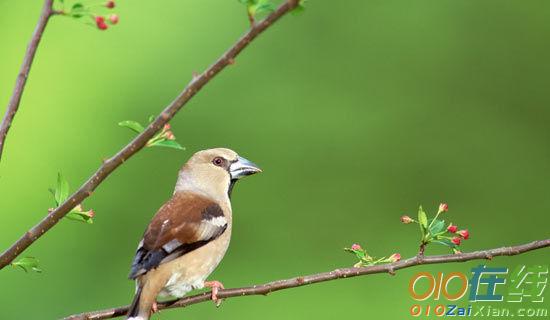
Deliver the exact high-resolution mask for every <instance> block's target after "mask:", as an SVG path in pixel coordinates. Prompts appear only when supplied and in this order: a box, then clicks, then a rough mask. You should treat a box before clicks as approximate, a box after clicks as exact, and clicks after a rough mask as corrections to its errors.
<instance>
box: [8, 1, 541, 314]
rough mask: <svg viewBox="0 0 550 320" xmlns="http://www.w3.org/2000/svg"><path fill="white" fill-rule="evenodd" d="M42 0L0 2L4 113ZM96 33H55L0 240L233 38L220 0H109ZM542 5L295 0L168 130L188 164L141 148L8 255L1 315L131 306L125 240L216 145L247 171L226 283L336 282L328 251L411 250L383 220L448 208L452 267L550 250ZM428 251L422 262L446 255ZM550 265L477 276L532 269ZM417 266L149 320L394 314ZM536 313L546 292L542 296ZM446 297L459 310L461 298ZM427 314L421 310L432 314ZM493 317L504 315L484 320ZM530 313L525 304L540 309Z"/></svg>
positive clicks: (17, 152)
mask: <svg viewBox="0 0 550 320" xmlns="http://www.w3.org/2000/svg"><path fill="white" fill-rule="evenodd" d="M41 3H42V2H41V1H7V0H2V1H0V30H1V31H0V39H1V50H0V88H1V90H0V111H1V112H2V114H3V112H4V108H5V106H6V105H7V102H8V100H9V96H10V95H11V91H12V89H13V84H14V81H15V77H16V75H17V72H18V69H19V66H20V63H21V61H22V57H23V54H24V51H25V47H26V44H27V41H28V40H29V39H30V36H31V33H32V30H33V29H34V26H35V23H36V21H37V17H38V14H39V11H40V8H41ZM115 11H116V12H117V13H118V14H119V15H120V23H119V24H118V25H117V26H115V27H112V28H110V29H109V30H107V31H105V32H100V31H98V30H97V29H95V28H93V27H90V26H87V25H84V24H81V23H78V22H77V21H73V20H71V19H67V18H63V17H55V18H53V19H52V21H51V24H49V25H48V27H47V30H46V33H45V36H44V38H43V42H42V43H41V45H40V48H39V50H38V54H37V57H36V60H35V63H34V65H33V68H32V72H31V75H30V79H29V82H28V86H27V88H26V91H25V93H24V96H23V101H22V104H21V109H20V111H19V113H18V114H17V117H16V119H15V122H14V126H13V127H12V130H11V131H10V135H9V137H8V140H7V146H6V148H5V153H4V156H3V159H2V162H1V164H0V245H1V248H0V249H1V250H3V249H4V248H7V247H8V245H9V244H11V243H12V242H13V241H14V240H15V239H16V238H18V237H19V236H20V235H22V234H23V233H24V232H25V231H26V230H27V229H28V228H29V227H30V226H31V225H34V224H35V223H37V222H38V221H39V220H40V219H41V218H42V217H43V216H44V215H45V214H46V213H47V209H48V208H49V207H51V206H52V205H53V199H52V197H51V195H50V194H49V192H48V191H47V190H48V188H49V187H52V186H54V184H55V180H56V175H57V172H59V171H61V172H63V174H64V175H65V177H66V178H67V179H68V180H69V182H70V185H71V190H74V189H75V188H77V187H78V186H79V185H80V184H81V183H82V182H84V181H85V179H87V177H88V176H89V175H90V174H91V173H92V172H93V171H95V169H96V168H97V167H98V166H99V165H100V162H101V159H102V158H105V157H109V156H111V155H112V154H114V153H115V152H116V151H118V150H119V149H120V148H121V147H122V146H123V145H125V144H126V143H127V142H128V141H129V139H131V137H132V136H133V134H132V133H131V132H130V131H129V130H127V129H124V128H120V127H118V126H117V123H118V122H119V121H121V120H127V119H132V120H138V121H141V122H145V121H146V119H147V117H148V116H149V115H152V114H157V113H158V112H159V111H160V110H161V109H162V108H164V106H166V105H167V104H168V103H169V102H171V101H172V99H173V98H174V97H175V96H176V95H177V94H178V93H179V92H180V90H182V88H183V87H184V86H185V85H186V84H187V83H188V81H189V80H190V78H191V74H192V73H193V72H194V71H202V70H204V68H206V67H207V66H208V65H209V64H210V63H212V62H213V61H214V59H216V58H217V57H218V56H219V55H220V54H221V53H222V52H223V51H224V50H225V49H226V48H228V47H229V46H230V45H231V44H232V43H233V42H234V41H235V40H236V39H237V38H238V37H239V36H240V35H241V34H242V33H243V32H244V31H245V30H246V29H247V27H248V22H247V19H246V14H245V11H244V8H243V7H242V6H241V5H240V4H239V3H238V2H237V1H236V0H210V1H199V0H187V1H176V0H169V1H123V0H120V1H117V8H116V10H115ZM549 21H550V2H548V1H545V0H538V1H537V0H529V1H512V0H480V1H450V0H443V1H405V0H371V1H359V0H355V1H345V2H342V3H341V2H339V1H326V0H325V1H310V2H309V3H308V9H307V11H306V12H305V14H303V15H299V16H295V15H289V16H286V17H284V18H283V19H282V20H281V21H280V22H279V23H277V25H275V26H274V27H273V28H272V29H270V30H268V31H267V32H266V33H265V34H263V35H262V36H261V37H260V38H259V39H258V40H257V41H256V42H254V43H253V44H252V45H251V46H250V47H249V48H248V49H247V50H246V51H245V52H243V54H242V55H241V56H239V58H238V59H237V61H236V64H235V65H234V66H231V67H229V68H228V69H227V70H225V71H224V72H223V73H222V74H220V75H219V76H218V77H216V78H215V79H214V81H212V82H211V83H210V84H208V86H207V87H205V88H204V90H202V91H201V92H200V93H199V94H198V95H197V96H196V97H195V98H194V99H193V100H192V101H191V102H190V103H189V104H188V106H187V107H186V108H185V109H184V110H182V111H181V112H180V113H179V114H178V115H177V116H176V117H175V118H174V119H173V120H172V121H171V124H172V126H173V131H174V133H175V135H176V137H177V138H178V141H179V142H180V143H181V144H183V145H184V146H185V147H187V150H186V151H176V150H172V149H164V148H150V149H146V150H143V151H142V152H140V153H138V154H137V155H136V156H135V157H134V158H132V159H131V161H128V162H127V163H125V164H124V165H123V166H122V167H120V168H119V169H118V170H117V171H116V172H115V173H114V174H113V175H111V176H110V177H109V178H108V180H107V181H105V182H104V183H103V184H102V185H101V186H100V187H99V188H98V189H97V190H96V192H95V194H94V195H93V196H92V197H91V198H89V199H88V200H86V201H85V203H84V205H85V207H87V208H93V209H94V210H95V211H96V214H97V217H96V219H95V223H94V224H93V225H87V224H83V223H78V222H74V221H69V220H64V221H62V222H61V223H60V224H58V225H57V226H56V227H55V228H54V229H53V230H52V231H51V232H49V233H47V234H46V235H45V236H44V237H43V238H41V239H40V240H39V241H38V242H36V244H35V245H33V246H32V247H31V248H29V249H28V250H27V251H26V252H25V253H24V256H26V255H29V256H36V257H38V258H39V259H40V261H41V267H42V268H43V269H44V272H43V273H42V274H36V273H29V274H25V273H24V272H23V271H21V270H19V269H15V268H12V267H7V268H6V269H4V270H2V271H1V272H0V284H1V285H0V287H1V288H2V290H1V291H0V300H1V302H0V303H1V308H0V318H1V319H54V318H58V317H61V316H65V315H68V314H72V313H77V312H82V311H88V310H94V309H100V308H106V307H111V306H118V305H123V304H127V303H129V302H130V301H131V298H132V294H133V283H132V282H130V281H129V280H127V278H126V277H127V274H128V271H129V265H130V263H131V260H132V257H133V253H134V250H135V247H136V245H137V242H138V241H139V239H140V237H141V235H142V232H143V230H144V228H145V226H146V224H147V223H148V221H149V220H150V218H151V216H152V215H153V214H154V213H155V211H156V210H157V208H158V207H159V206H160V205H161V204H162V203H163V202H164V201H166V200H167V199H168V198H169V197H170V195H171V192H172V189H173V186H174V183H175V178H176V173H177V171H178V170H179V168H180V166H181V165H182V164H183V163H184V162H185V161H186V159H187V158H188V157H189V156H190V155H191V154H192V153H193V152H195V151H197V150H200V149H204V148H209V147H216V146H225V147H229V148H233V149H235V150H236V151H238V152H239V153H240V154H241V155H243V156H245V157H247V158H249V159H251V160H253V161H255V162H256V163H258V164H259V165H260V166H261V167H262V168H263V169H264V173H263V174H261V175H258V176H254V177H250V178H248V179H246V180H245V181H242V182H241V183H239V184H238V185H237V187H236V189H235V192H234V193H233V211H234V217H235V219H234V222H235V226H234V235H233V239H232V245H231V247H230V250H229V252H228V254H227V255H226V257H225V259H224V260H223V262H222V264H221V265H220V266H219V268H218V269H217V271H216V272H215V274H214V275H213V278H215V279H218V280H222V281H223V282H224V284H225V285H226V286H228V287H236V286H245V285H251V284H256V283H262V282H267V281H271V280H275V279H280V278H287V277H292V276H296V275H302V274H310V273H316V272H321V271H328V270H331V269H334V268H338V267H346V266H351V265H353V263H354V262H355V260H354V258H353V257H352V256H351V255H349V254H347V253H345V252H344V251H343V250H342V248H343V247H345V246H349V245H350V244H351V243H353V242H358V243H361V244H362V245H363V246H364V247H366V248H367V249H368V250H369V252H370V253H371V254H373V255H377V256H382V255H388V254H391V253H393V252H400V253H401V254H402V255H403V256H404V257H408V256H412V255H414V254H415V253H416V249H417V244H416V242H417V239H418V230H417V228H416V227H414V226H405V225H402V224H401V223H400V222H399V217H400V216H401V215H402V214H405V213H408V214H410V215H415V212H416V209H417V207H418V205H419V204H423V205H424V206H425V207H426V208H427V209H428V210H429V211H430V213H433V211H434V210H435V209H436V207H437V205H438V203H439V202H441V201H445V202H448V203H449V206H450V211H449V213H448V216H449V219H450V220H452V221H453V222H454V223H456V224H458V225H459V226H461V227H467V228H468V229H470V232H471V240H469V241H466V242H465V243H464V245H463V246H462V247H463V248H462V249H463V250H465V251H470V250H476V249H482V248H490V247H497V246H503V245H512V244H520V243H525V242H528V241H531V240H535V239H542V238H547V237H548V236H549V233H550V232H549V227H548V226H549V218H548V213H549V209H550V197H549V191H548V190H549V188H548V184H549V181H550V144H549V141H550V128H549V126H548V124H549V119H550V108H549V107H548V106H549V103H550V95H549V94H548V92H549V91H548V75H549V74H550V63H549V62H548V56H549V54H550V44H549V40H548V39H549V36H550V23H549ZM446 252H447V250H445V249H444V248H437V247H434V248H429V249H428V253H429V254H436V253H446ZM548 257H549V252H548V250H541V251H536V252H532V253H528V254H525V255H522V256H519V257H511V258H498V259H495V260H494V261H492V262H489V265H492V266H507V267H510V268H513V267H515V266H516V265H519V264H528V265H529V264H540V263H548V262H549V259H548ZM480 263H483V262H471V263H465V264H452V265H435V266H421V267H417V268H414V269H406V270H402V271H399V272H398V273H397V275H396V276H395V277H389V276H388V275H384V274H382V275H374V276H368V277H361V278H354V279H346V280H340V281H333V282H327V283H322V284H317V285H313V286H308V287H302V288H296V289H292V290H288V291H283V292H277V293H274V294H272V295H269V296H268V297H248V298H238V299H237V298H236V299H230V300H228V301H226V302H225V303H224V304H223V305H222V306H221V308H219V309H216V308H215V307H214V306H213V305H212V304H209V303H203V304H200V305H194V306H192V307H189V308H186V309H177V310H170V311H163V312H162V313H161V314H160V316H159V317H157V318H159V319H163V320H170V319H335V318H349V319H351V318H368V317H375V318H376V319H398V318H404V317H410V316H409V307H410V306H411V305H412V304H413V303H414V301H413V300H412V299H411V297H410V296H409V294H408V291H407V287H408V281H409V279H410V277H411V275H413V274H415V273H416V272H419V271H429V272H438V271H442V272H450V271H461V272H464V273H466V274H468V273H469V270H470V268H471V267H472V266H476V265H478V264H480ZM546 295H547V297H546V299H547V301H550V295H549V294H546ZM463 302H464V303H467V302H466V301H465V300H463ZM424 304H432V305H434V304H435V303H434V302H433V301H432V300H429V301H426V302H425V303H423V305H424ZM501 306H502V305H501ZM539 307H540V305H539Z"/></svg>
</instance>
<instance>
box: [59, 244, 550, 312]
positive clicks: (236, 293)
mask: <svg viewBox="0 0 550 320" xmlns="http://www.w3.org/2000/svg"><path fill="white" fill-rule="evenodd" d="M545 247H550V239H545V240H539V241H533V242H531V243H527V244H523V245H519V246H514V247H502V248H496V249H488V250H481V251H475V252H469V253H460V254H449V255H439V256H423V257H422V258H420V257H418V256H416V257H413V258H410V259H407V260H401V261H398V262H394V263H389V264H382V265H376V266H369V267H362V268H345V269H336V270H334V271H330V272H324V273H317V274H312V275H307V276H301V277H295V278H291V279H286V280H277V281H273V282H268V283H266V284H262V285H254V286H250V287H243V288H234V289H224V290H220V291H219V292H218V297H219V298H223V299H227V298H231V297H241V296H252V295H267V294H269V293H271V292H274V291H279V290H283V289H290V288H296V287H300V286H305V285H308V284H313V283H318V282H325V281H331V280H336V279H342V278H351V277H357V276H364V275H369V274H374V273H388V274H390V275H393V274H395V271H396V270H399V269H404V268H409V267H413V266H418V265H422V264H436V263H449V262H464V261H470V260H479V259H492V258H493V257H496V256H514V255H518V254H522V253H525V252H527V251H531V250H536V249H541V248H545ZM205 301H211V296H210V293H209V292H205V293H201V294H197V295H194V296H189V297H184V298H181V299H179V300H171V301H167V302H162V303H159V304H158V308H159V310H160V309H169V308H181V307H187V306H190V305H192V304H197V303H201V302H205ZM127 312H128V306H123V307H117V308H111V309H105V310H99V311H91V312H84V313H80V314H76V315H72V316H68V317H66V318H64V319H65V320H96V319H111V318H117V317H120V316H123V315H125V314H126V313H127Z"/></svg>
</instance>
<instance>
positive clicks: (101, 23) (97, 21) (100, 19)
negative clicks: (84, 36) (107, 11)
mask: <svg viewBox="0 0 550 320" xmlns="http://www.w3.org/2000/svg"><path fill="white" fill-rule="evenodd" d="M95 24H96V25H97V27H98V28H99V30H107V28H108V27H109V26H107V24H106V23H105V18H104V17H102V16H97V17H95Z"/></svg>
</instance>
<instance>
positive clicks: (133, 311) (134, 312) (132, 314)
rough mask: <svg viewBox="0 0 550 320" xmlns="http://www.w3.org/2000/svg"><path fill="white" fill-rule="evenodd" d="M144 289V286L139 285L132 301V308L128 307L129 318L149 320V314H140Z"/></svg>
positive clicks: (130, 319) (129, 319)
mask: <svg viewBox="0 0 550 320" xmlns="http://www.w3.org/2000/svg"><path fill="white" fill-rule="evenodd" d="M142 290H143V286H142V285H140V286H138V288H137V290H136V295H135V296H134V300H133V301H132V304H131V305H130V308H129V309H128V314H127V315H126V316H127V319H128V320H147V319H149V315H148V314H140V312H139V300H140V298H141V291H142Z"/></svg>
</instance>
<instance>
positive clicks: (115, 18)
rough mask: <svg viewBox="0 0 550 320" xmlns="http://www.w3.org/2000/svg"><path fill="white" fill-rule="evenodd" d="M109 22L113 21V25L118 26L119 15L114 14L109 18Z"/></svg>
mask: <svg viewBox="0 0 550 320" xmlns="http://www.w3.org/2000/svg"><path fill="white" fill-rule="evenodd" d="M109 21H111V23H112V24H117V23H118V15H116V14H112V15H110V16H109Z"/></svg>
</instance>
